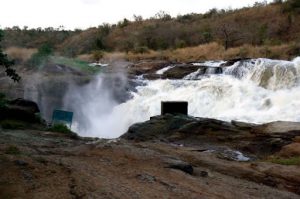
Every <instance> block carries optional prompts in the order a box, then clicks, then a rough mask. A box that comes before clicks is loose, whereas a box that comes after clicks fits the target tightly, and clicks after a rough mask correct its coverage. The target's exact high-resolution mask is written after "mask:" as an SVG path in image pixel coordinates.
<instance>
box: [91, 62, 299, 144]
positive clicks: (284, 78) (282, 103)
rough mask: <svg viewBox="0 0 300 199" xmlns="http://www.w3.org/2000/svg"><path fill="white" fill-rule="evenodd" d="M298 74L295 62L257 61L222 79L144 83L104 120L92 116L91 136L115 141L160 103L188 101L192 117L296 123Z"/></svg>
mask: <svg viewBox="0 0 300 199" xmlns="http://www.w3.org/2000/svg"><path fill="white" fill-rule="evenodd" d="M299 74H300V58H297V59H295V60H293V61H291V62H288V61H276V60H268V59H258V60H250V61H248V62H244V63H239V62H237V63H236V64H234V65H233V66H230V67H228V68H226V69H225V70H224V71H223V74H219V75H208V76H206V77H205V78H201V79H200V80H184V79H183V80H154V81H145V85H143V86H139V87H137V91H136V92H134V93H132V94H133V98H132V99H130V100H128V101H127V102H125V103H122V104H119V105H117V106H115V107H114V108H113V109H112V111H111V112H110V113H107V114H106V115H105V117H104V116H103V115H101V116H99V117H97V115H96V114H93V117H94V119H93V121H90V123H91V126H93V127H94V128H93V135H98V136H100V137H107V138H114V137H118V136H120V135H121V134H123V133H125V132H126V131H127V129H128V127H129V126H130V125H132V124H133V123H136V122H142V121H145V120H148V119H149V118H150V116H154V115H158V114H160V102H161V101H188V102H189V114H190V115H192V116H197V117H208V118H217V119H221V120H226V121H230V120H239V121H245V122H252V123H264V122H271V121H277V120H282V121H300V84H299ZM196 79H198V77H197V78H196ZM90 105H93V109H94V111H92V113H94V112H95V110H97V106H101V104H98V105H97V104H96V103H95V101H93V102H92V104H90ZM90 105H89V102H87V104H86V106H87V107H91V106H90ZM96 124H97V125H96ZM97 126H98V127H99V128H98V129H97ZM103 126H105V127H103Z"/></svg>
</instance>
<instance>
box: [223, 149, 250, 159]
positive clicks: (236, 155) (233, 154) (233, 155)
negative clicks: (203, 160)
mask: <svg viewBox="0 0 300 199" xmlns="http://www.w3.org/2000/svg"><path fill="white" fill-rule="evenodd" d="M217 157H218V158H221V159H225V160H230V161H238V162H247V161H249V160H250V158H248V157H246V156H244V155H243V154H242V153H241V152H239V151H234V150H224V151H218V152H217Z"/></svg>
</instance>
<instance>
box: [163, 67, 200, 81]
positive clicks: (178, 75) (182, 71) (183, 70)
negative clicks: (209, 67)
mask: <svg viewBox="0 0 300 199" xmlns="http://www.w3.org/2000/svg"><path fill="white" fill-rule="evenodd" d="M198 69H202V72H203V74H204V73H205V70H206V67H200V66H195V65H192V64H181V65H176V67H174V68H171V69H169V70H167V71H166V72H165V73H164V74H163V75H162V78H164V79H166V78H167V79H182V78H184V77H185V76H187V75H189V74H191V73H193V72H195V71H197V70H198Z"/></svg>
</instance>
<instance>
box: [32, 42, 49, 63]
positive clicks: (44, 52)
mask: <svg viewBox="0 0 300 199" xmlns="http://www.w3.org/2000/svg"><path fill="white" fill-rule="evenodd" d="M52 53H53V49H52V47H51V46H50V45H49V44H44V45H42V46H41V47H40V48H39V49H38V52H36V53H34V54H33V55H32V56H31V58H30V59H29V60H28V64H29V65H30V66H32V67H41V66H42V65H44V64H45V63H46V62H47V61H49V57H50V55H52Z"/></svg>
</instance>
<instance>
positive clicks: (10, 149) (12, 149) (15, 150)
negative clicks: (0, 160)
mask: <svg viewBox="0 0 300 199" xmlns="http://www.w3.org/2000/svg"><path fill="white" fill-rule="evenodd" d="M5 153H6V154H10V155H19V154H21V151H20V150H19V148H18V147H16V146H13V145H11V146H9V147H7V148H6V149H5Z"/></svg>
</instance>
